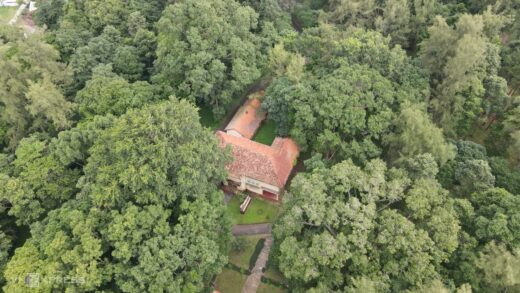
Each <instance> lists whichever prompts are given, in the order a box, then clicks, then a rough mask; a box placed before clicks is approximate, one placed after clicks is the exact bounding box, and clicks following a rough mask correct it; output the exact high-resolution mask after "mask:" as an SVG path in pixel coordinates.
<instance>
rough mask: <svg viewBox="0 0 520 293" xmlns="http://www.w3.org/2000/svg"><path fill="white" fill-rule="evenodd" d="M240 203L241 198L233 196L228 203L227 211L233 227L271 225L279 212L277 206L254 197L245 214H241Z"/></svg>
mask: <svg viewBox="0 0 520 293" xmlns="http://www.w3.org/2000/svg"><path fill="white" fill-rule="evenodd" d="M242 201H243V197H242V196H238V195H235V196H233V198H232V199H231V201H229V203H228V207H227V210H228V213H229V215H230V216H231V218H232V220H233V224H235V225H240V224H257V223H271V222H273V221H274V219H275V218H276V216H277V215H278V212H279V210H280V206H279V205H278V204H275V203H272V202H268V201H265V200H262V199H260V198H257V197H254V198H253V200H252V201H251V204H250V206H249V208H248V209H247V211H246V213H245V214H241V213H240V204H241V203H242Z"/></svg>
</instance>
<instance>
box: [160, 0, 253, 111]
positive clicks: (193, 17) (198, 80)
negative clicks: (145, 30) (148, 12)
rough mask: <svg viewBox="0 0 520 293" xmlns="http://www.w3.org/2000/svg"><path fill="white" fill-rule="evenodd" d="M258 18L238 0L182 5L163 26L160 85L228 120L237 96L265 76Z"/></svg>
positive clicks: (170, 9) (194, 0) (172, 7)
mask: <svg viewBox="0 0 520 293" xmlns="http://www.w3.org/2000/svg"><path fill="white" fill-rule="evenodd" d="M258 29H260V28H259V27H258V14H257V13H256V12H255V11H254V10H253V9H252V8H251V7H248V6H242V5H240V4H239V3H237V2H236V1H235V0H217V1H209V2H208V1H201V0H187V1H180V2H177V3H175V4H173V5H170V6H169V7H168V8H166V10H165V12H164V14H163V16H162V18H161V20H160V21H159V23H158V30H159V36H158V48H157V61H156V64H155V65H156V70H157V72H158V74H157V75H156V76H155V81H157V82H160V83H161V84H164V85H168V86H170V87H171V89H172V90H173V91H174V92H175V93H176V95H177V96H178V97H181V98H187V99H189V100H190V101H193V102H196V101H197V102H202V103H204V104H206V105H210V106H212V107H213V110H214V112H215V114H217V115H223V114H224V113H225V109H226V106H227V105H228V104H229V103H230V102H231V99H232V98H233V96H234V95H236V94H238V93H240V92H241V91H242V90H243V89H244V87H245V86H247V85H248V84H250V83H252V82H253V81H254V80H256V79H258V78H259V77H260V68H261V64H262V56H261V54H260V52H261V51H260V48H259V41H260V39H259V36H257V35H256V34H255V31H257V30H258Z"/></svg>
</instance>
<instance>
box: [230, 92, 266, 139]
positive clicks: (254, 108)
mask: <svg viewBox="0 0 520 293" xmlns="http://www.w3.org/2000/svg"><path fill="white" fill-rule="evenodd" d="M259 110H260V99H258V98H257V97H255V98H253V99H249V100H247V102H246V103H245V104H244V105H242V106H241V107H240V108H239V109H238V111H237V113H236V114H235V116H233V119H231V122H229V124H228V125H227V126H226V128H225V130H226V131H228V130H235V131H237V132H238V133H240V134H241V135H242V136H243V137H245V138H249V139H251V138H253V136H254V135H255V132H256V130H257V129H258V127H260V124H261V123H262V120H264V119H265V116H266V115H265V112H262V111H259Z"/></svg>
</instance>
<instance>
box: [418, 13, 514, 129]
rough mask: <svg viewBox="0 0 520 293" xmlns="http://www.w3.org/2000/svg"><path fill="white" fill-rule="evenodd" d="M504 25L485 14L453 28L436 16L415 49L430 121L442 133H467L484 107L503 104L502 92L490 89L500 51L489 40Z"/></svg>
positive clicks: (462, 20)
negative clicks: (429, 92) (428, 88)
mask: <svg viewBox="0 0 520 293" xmlns="http://www.w3.org/2000/svg"><path fill="white" fill-rule="evenodd" d="M503 24H504V19H503V18H501V17H499V16H496V15H493V14H492V13H491V12H490V11H488V12H487V13H485V14H483V15H468V14H464V15H462V16H461V17H460V18H459V19H458V21H457V23H456V25H455V27H454V28H452V27H450V26H449V25H448V24H447V22H446V20H445V19H444V18H442V17H440V16H438V17H437V18H436V19H435V22H434V24H433V25H432V26H431V27H430V28H429V29H428V32H429V34H430V37H429V38H428V39H426V40H424V41H423V42H422V43H421V45H420V46H421V52H420V59H421V60H422V62H423V64H424V65H425V67H426V68H427V69H428V70H429V72H430V74H431V84H432V87H433V89H434V91H433V99H432V101H431V104H432V108H433V114H434V118H435V121H436V122H437V123H438V124H439V125H441V126H442V127H443V129H444V130H445V132H446V133H448V134H450V135H455V134H459V135H462V134H464V133H466V132H467V131H468V130H469V128H470V127H471V126H472V125H473V123H474V122H475V120H476V118H478V117H479V115H480V114H481V109H482V108H483V107H485V104H486V103H487V104H497V105H498V104H501V105H503V104H505V103H503V102H501V100H503V99H504V94H503V91H495V90H493V89H492V88H493V87H495V86H496V85H498V84H500V83H501V82H500V80H501V78H500V77H498V76H497V74H498V68H499V66H500V61H499V60H500V57H499V49H498V47H497V45H496V44H494V42H493V38H494V37H495V36H496V34H497V33H498V32H499V31H500V28H501V26H502V25H503ZM493 80H494V81H495V82H487V83H486V81H493ZM502 84H503V82H502ZM486 87H487V88H486ZM486 90H487V92H486ZM486 94H488V95H487V96H485V95H486ZM494 95H497V96H494ZM484 97H486V98H487V101H485V103H484V101H483V98H484ZM494 112H495V113H497V112H500V110H499V111H497V110H495V111H494Z"/></svg>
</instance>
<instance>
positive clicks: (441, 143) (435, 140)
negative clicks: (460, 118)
mask: <svg viewBox="0 0 520 293" xmlns="http://www.w3.org/2000/svg"><path fill="white" fill-rule="evenodd" d="M394 124H395V126H396V129H395V131H394V132H392V133H390V134H389V135H388V136H387V138H386V141H387V142H388V145H389V151H388V152H389V155H390V157H391V159H393V160H394V161H395V160H397V161H399V160H405V159H407V158H411V157H413V156H417V155H420V154H425V153H430V154H432V155H433V157H434V158H435V160H436V161H437V162H438V163H439V164H440V165H443V164H444V163H446V162H447V161H448V160H450V159H453V158H454V157H455V147H454V146H453V145H451V144H449V143H447V142H446V140H445V139H444V136H443V134H442V130H441V129H439V128H438V127H436V126H435V124H433V123H432V121H431V120H430V117H429V116H428V114H427V113H426V112H425V111H424V109H421V107H420V106H416V105H409V106H407V105H404V106H403V109H402V110H401V114H400V115H399V116H397V117H396V119H395V123H394Z"/></svg>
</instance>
